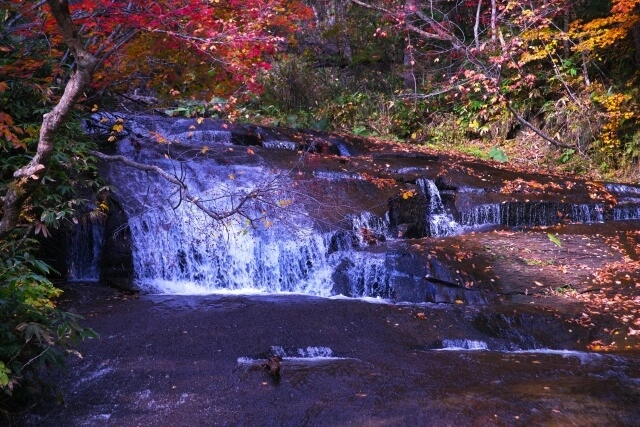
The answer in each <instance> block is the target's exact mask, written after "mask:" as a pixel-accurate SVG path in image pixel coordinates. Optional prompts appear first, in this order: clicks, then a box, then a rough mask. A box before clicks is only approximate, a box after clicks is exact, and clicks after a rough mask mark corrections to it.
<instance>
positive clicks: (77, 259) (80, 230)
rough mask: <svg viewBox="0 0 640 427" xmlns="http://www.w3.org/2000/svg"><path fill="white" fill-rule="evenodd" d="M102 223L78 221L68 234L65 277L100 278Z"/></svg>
mask: <svg viewBox="0 0 640 427" xmlns="http://www.w3.org/2000/svg"><path fill="white" fill-rule="evenodd" d="M103 234H104V225H103V224H102V223H100V222H99V221H80V222H79V223H78V224H75V225H74V227H73V231H72V233H71V236H70V242H69V254H68V265H69V271H68V274H67V278H68V280H69V281H75V282H97V281H98V280H99V279H100V266H99V261H100V255H101V253H102V244H103Z"/></svg>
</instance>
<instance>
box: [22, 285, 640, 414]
mask: <svg viewBox="0 0 640 427" xmlns="http://www.w3.org/2000/svg"><path fill="white" fill-rule="evenodd" d="M65 295H66V296H67V299H68V302H67V303H66V304H68V308H70V309H73V310H76V311H77V312H79V313H80V314H82V315H84V316H85V317H86V318H87V321H86V323H87V324H88V326H91V327H93V328H94V329H95V330H96V331H97V332H98V333H99V334H100V336H101V338H100V339H98V340H92V341H90V342H87V343H85V344H83V345H82V347H81V352H82V354H83V359H70V360H69V367H68V371H67V372H66V373H65V374H60V375H61V378H58V381H59V382H60V391H61V392H62V394H63V396H64V404H62V405H59V404H56V403H55V402H53V401H51V402H43V403H42V404H40V405H38V406H37V407H35V408H34V409H33V410H32V412H31V413H29V414H27V415H26V416H25V417H24V418H23V423H24V424H25V425H38V426H54V425H55V426H58V425H67V426H72V425H73V426H83V425H91V426H94V425H114V426H120V425H121V426H134V425H176V426H177V425H251V426H257V425H265V426H267V425H269V426H271V425H285V426H289V425H291V426H301V425H314V426H324V425H327V426H329V425H330V426H340V425H363V426H364V425H366V426H395V425H411V424H414V425H456V426H460V425H488V424H495V425H634V424H635V423H637V420H638V419H640V405H639V404H640V363H638V362H640V353H638V352H633V351H630V352H625V353H616V354H611V353H587V352H581V351H562V349H561V348H555V349H551V351H550V350H549V349H540V348H538V349H535V348H529V349H524V350H525V351H518V350H517V348H516V347H517V346H515V347H513V348H512V349H511V350H509V351H505V350H506V347H505V346H503V348H502V349H499V348H498V347H496V345H497V344H496V343H495V342H492V341H491V339H490V337H487V336H485V335H483V333H482V332H481V331H479V330H478V329H476V328H475V327H474V326H473V324H472V323H473V322H471V321H470V320H469V319H473V318H474V316H475V314H477V312H478V310H481V311H482V310H487V309H489V308H487V307H484V308H483V307H480V308H479V307H477V306H476V307H474V306H461V305H456V304H422V305H411V304H402V305H397V304H391V303H388V302H384V301H381V300H362V299H346V298H342V299H341V298H337V299H328V298H317V297H308V296H302V295H277V296H268V295H253V296H246V295H199V296H178V295H140V296H139V297H138V296H128V295H125V294H121V293H119V292H118V291H115V290H112V289H108V288H104V287H100V286H95V285H79V284H76V285H73V286H72V287H67V291H66V294H65ZM550 330H552V328H550ZM492 348H493V349H492ZM273 354H278V355H280V356H282V357H283V360H282V365H281V377H280V380H279V381H275V380H274V379H273V378H272V377H271V376H270V375H269V373H268V372H266V371H265V370H264V369H263V368H262V367H261V364H262V363H264V362H265V361H266V357H268V356H270V355H273Z"/></svg>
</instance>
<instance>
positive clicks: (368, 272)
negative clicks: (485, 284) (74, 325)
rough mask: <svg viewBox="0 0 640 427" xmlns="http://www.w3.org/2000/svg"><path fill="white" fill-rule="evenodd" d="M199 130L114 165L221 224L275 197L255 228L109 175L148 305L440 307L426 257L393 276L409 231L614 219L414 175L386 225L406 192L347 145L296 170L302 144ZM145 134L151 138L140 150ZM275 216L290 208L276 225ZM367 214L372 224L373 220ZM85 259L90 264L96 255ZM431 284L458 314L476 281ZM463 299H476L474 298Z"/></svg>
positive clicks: (123, 147)
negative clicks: (292, 298) (365, 301)
mask: <svg viewBox="0 0 640 427" xmlns="http://www.w3.org/2000/svg"><path fill="white" fill-rule="evenodd" d="M197 124H198V126H196V121H195V120H187V119H174V120H167V119H154V118H150V117H142V118H140V119H138V120H136V121H135V122H134V123H133V125H132V130H131V135H134V136H133V137H132V138H134V137H135V138H138V139H139V140H140V141H143V140H144V141H143V142H144V143H143V144H140V143H136V141H134V140H133V139H127V138H125V139H123V140H122V141H120V143H119V145H118V153H119V154H122V155H124V156H127V157H128V158H131V159H133V160H135V161H138V162H141V163H146V164H152V165H155V166H158V167H160V168H162V169H163V170H165V171H167V172H168V173H170V174H173V175H175V176H176V177H179V178H180V179H183V180H184V182H185V183H186V184H187V185H188V187H189V191H190V193H191V195H192V196H196V197H197V198H198V200H199V201H200V202H202V203H203V204H205V206H206V207H207V208H208V209H211V210H213V211H218V212H220V211H230V210H233V209H234V208H235V207H236V206H237V204H238V203H239V202H240V200H242V197H243V195H245V194H248V193H250V192H252V191H254V190H256V189H259V188H261V187H265V186H267V187H269V193H270V194H272V195H273V198H272V199H271V200H268V201H261V202H260V203H255V206H252V207H251V208H250V211H249V212H248V213H249V216H252V217H256V218H258V219H257V220H254V221H252V222H248V221H247V220H246V219H245V218H243V217H238V216H235V217H231V218H228V219H226V220H223V221H214V220H212V219H211V218H210V217H208V216H207V215H206V214H205V213H204V212H203V211H202V210H201V209H199V208H197V207H195V206H194V205H193V204H191V203H189V202H187V201H184V200H182V201H181V199H180V197H179V196H180V194H179V189H178V188H177V187H175V186H173V185H167V183H166V182H164V181H163V180H161V179H159V178H157V177H155V176H153V175H152V174H148V173H147V172H144V171H140V170H135V169H131V168H129V167H126V166H123V165H121V164H111V165H110V166H109V176H108V179H109V180H110V181H111V182H112V183H113V184H114V185H115V187H116V195H117V198H118V202H119V204H120V205H121V206H122V208H123V209H124V211H125V212H126V217H127V218H128V221H129V224H128V226H129V229H130V232H131V239H132V244H131V247H132V252H133V264H134V269H135V278H136V280H137V284H138V285H139V286H140V287H141V288H143V289H146V290H150V291H153V292H161V293H210V292H243V293H247V292H262V293H280V292H295V293H305V294H312V295H319V296H331V295H335V294H343V295H348V296H354V297H360V296H373V297H381V298H395V297H397V296H398V294H402V295H405V297H406V298H409V299H406V300H416V301H421V300H422V301H424V299H425V298H426V299H427V300H429V301H440V300H441V298H439V297H438V296H432V297H429V295H426V297H425V292H426V291H425V290H424V288H425V282H424V280H425V277H427V276H425V274H426V273H425V272H424V271H422V270H420V268H423V269H424V267H415V266H414V264H412V263H414V261H417V265H418V266H420V265H423V264H424V260H423V259H422V258H419V259H418V258H416V260H412V261H411V263H408V264H406V265H405V264H403V265H402V266H401V267H398V266H397V265H396V264H394V263H395V261H394V259H395V258H394V256H393V255H394V254H395V255H397V254H404V252H403V251H404V250H405V249H406V248H407V247H408V246H409V245H411V246H420V245H416V244H413V243H411V244H409V243H405V241H404V238H407V237H410V235H409V234H403V232H404V230H409V227H414V228H413V229H411V230H412V231H413V230H416V231H415V233H414V234H413V235H412V237H417V238H419V237H423V236H431V237H445V236H453V235H458V234H461V233H463V232H466V231H470V230H476V229H478V228H479V227H482V226H485V225H507V226H538V225H555V224H557V223H559V222H565V223H566V222H582V223H591V222H602V221H603V218H604V216H605V214H604V211H605V209H604V205H603V204H600V203H595V202H594V203H592V204H584V203H583V204H580V203H576V204H572V203H564V202H549V201H546V199H545V200H532V201H531V202H529V201H528V200H525V201H517V200H514V199H513V198H512V199H509V200H506V201H504V202H503V203H486V202H487V200H500V199H499V197H496V193H491V191H490V190H485V189H482V188H475V187H473V188H471V187H469V188H465V189H461V190H459V191H456V193H455V194H453V193H444V194H441V193H440V191H439V189H438V187H437V186H436V184H435V182H434V181H432V180H430V179H427V178H424V177H422V178H420V177H419V175H418V177H417V178H416V177H415V176H414V177H412V179H410V180H406V181H405V182H414V181H413V179H415V184H416V186H417V187H418V190H419V193H420V194H416V195H415V199H412V200H407V204H406V205H403V204H402V203H399V204H396V205H394V208H397V211H394V214H393V215H395V216H393V215H392V214H391V202H389V205H388V206H389V209H390V210H389V211H388V212H387V214H386V215H385V214H384V213H383V212H381V205H382V206H384V205H385V204H386V203H387V202H388V201H389V200H394V198H395V199H398V195H397V193H395V195H394V194H393V192H392V191H397V190H393V189H392V190H388V189H384V191H386V192H383V191H382V190H383V189H381V188H372V187H373V184H372V183H371V182H370V178H371V176H370V175H368V174H367V173H362V172H361V170H360V168H359V166H358V165H357V162H356V161H354V160H351V159H349V158H348V157H347V155H349V154H351V153H350V151H349V150H348V149H346V148H345V147H342V146H341V145H339V144H338V146H339V148H340V147H342V148H340V150H338V151H339V152H340V153H341V154H342V157H341V158H340V159H337V161H336V162H333V163H331V164H329V165H328V166H327V165H326V164H324V163H322V162H323V161H325V160H326V158H322V159H321V158H320V156H315V155H311V154H309V155H303V156H302V157H300V156H299V154H298V153H297V152H296V151H291V150H298V149H300V147H303V146H305V144H307V145H308V141H304V139H303V138H300V139H294V140H291V141H289V140H286V138H284V137H282V135H276V136H274V137H273V138H271V139H269V138H267V137H265V136H264V135H263V134H261V133H260V132H261V131H260V130H257V131H256V132H257V136H256V134H255V133H253V134H246V135H245V134H242V135H240V136H238V134H233V133H232V132H231V131H230V130H228V129H227V127H225V126H226V125H223V124H220V123H217V124H216V123H215V122H209V121H205V122H203V123H202V125H201V124H200V123H197ZM200 125H201V126H200ZM199 126H200V127H199ZM252 132H253V131H252ZM144 135H152V136H153V137H152V138H146V139H145V136H144ZM242 138H245V139H244V140H243V139H242ZM251 138H254V139H253V140H251ZM249 140H250V141H253V142H251V143H256V142H255V141H259V143H260V144H261V145H262V147H261V148H260V153H256V152H257V151H258V149H256V150H255V151H254V150H253V149H251V148H245V147H241V146H239V145H237V144H240V143H244V142H243V141H249ZM234 142H235V145H234ZM334 145H335V144H334ZM354 152H355V151H354ZM245 153H248V154H245ZM258 154H259V155H258ZM314 156H315V157H314ZM332 161H333V160H332ZM412 161H415V159H413V160H412ZM274 165H277V166H274ZM283 169H284V170H285V172H284V173H283V172H282V170H283ZM287 170H288V173H287ZM394 170H395V169H394ZM400 170H403V171H405V172H406V173H411V174H417V173H418V172H419V173H425V171H428V170H429V168H425V167H424V166H420V167H418V166H412V167H409V169H407V170H404V169H402V168H398V169H397V170H395V172H397V173H399V172H398V171H400ZM395 172H394V173H395ZM299 176H302V178H299ZM396 182H402V181H396ZM374 183H375V180H374ZM375 184H376V185H377V184H378V183H375ZM367 185H369V187H368V188H367V187H366V186H367ZM306 187H308V188H306ZM381 187H384V185H382V186H381ZM629 188H631V189H629ZM629 188H628V187H618V186H617V187H615V188H614V187H611V188H610V190H611V191H613V190H615V191H618V192H621V191H623V192H624V193H625V194H627V195H628V196H629V197H636V198H637V194H638V193H639V192H640V191H638V190H637V189H636V188H635V187H629ZM394 189H395V187H394ZM379 190H380V192H378V191H379ZM367 192H371V193H372V194H371V195H369V194H366V193H367ZM363 193H364V194H363ZM340 197H342V199H341V198H340ZM367 197H369V199H367ZM381 197H384V198H381ZM453 197H455V198H453ZM443 198H444V200H443ZM362 200H364V201H366V202H367V203H368V204H365V203H362ZM352 201H353V205H352V204H351V203H352ZM401 202H402V200H401ZM252 203H253V202H252ZM340 203H343V204H345V206H341V205H340ZM276 205H278V206H280V205H282V206H287V207H288V208H289V207H290V209H286V212H285V213H284V214H283V216H282V217H277V214H276V215H275V216H274V209H273V207H274V206H276ZM282 206H280V207H282ZM366 206H370V207H371V209H372V210H373V211H375V212H377V214H373V213H371V212H368V211H367V209H368V208H367V207H366ZM459 206H464V208H460V207H459ZM607 209H608V208H607ZM618 209H619V210H613V215H612V214H611V211H607V213H606V215H607V219H610V217H611V216H614V217H615V218H616V219H627V218H634V219H635V218H638V217H640V214H638V212H639V211H638V208H637V207H629V208H628V209H626V208H625V210H622V207H619V208H618ZM277 210H278V209H275V211H277ZM334 211H335V212H334ZM311 212H313V213H311ZM456 219H457V220H456ZM318 224H322V226H319V225H318ZM402 227H407V228H402ZM394 251H395V252H394ZM82 252H84V253H93V249H83V250H82ZM389 254H392V256H389ZM421 256H422V255H421ZM77 264H78V263H77V262H75V261H74V265H77ZM94 265H95V264H94ZM446 268H449V267H446ZM95 271H97V268H96V270H95ZM452 271H455V268H454V269H453V270H452ZM91 274H93V273H82V272H79V273H72V277H74V278H78V279H79V278H84V279H86V278H87V277H89V276H91V277H96V278H97V276H92V275H91ZM434 274H435V276H434V275H433V274H431V275H429V277H430V278H432V279H433V280H436V279H437V280H439V281H440V282H438V281H437V280H436V281H432V282H429V283H430V286H431V288H429V289H430V290H429V292H431V291H433V292H435V293H442V292H444V291H442V290H441V288H442V289H444V288H443V286H444V287H445V288H446V286H447V284H448V285H450V286H449V288H447V289H448V291H449V293H450V294H451V295H450V297H447V298H444V299H443V300H446V301H450V300H451V301H455V300H456V299H457V298H458V296H456V295H458V294H459V292H458V290H459V286H461V284H462V283H463V282H465V281H468V280H467V279H465V278H458V277H457V276H456V275H454V274H449V273H447V272H436V273H434ZM458 279H460V280H458ZM442 283H444V285H443V284H442ZM401 286H402V287H403V290H402V291H399V290H398V289H399V288H400V287H401ZM469 292H470V295H471V294H473V292H471V291H469ZM473 295H476V294H473ZM401 298H403V297H402V296H401ZM465 299H466V300H468V301H471V300H473V298H472V297H471V296H469V297H468V298H465ZM480 299H482V298H480Z"/></svg>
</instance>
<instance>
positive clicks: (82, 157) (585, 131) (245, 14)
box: [0, 0, 640, 411]
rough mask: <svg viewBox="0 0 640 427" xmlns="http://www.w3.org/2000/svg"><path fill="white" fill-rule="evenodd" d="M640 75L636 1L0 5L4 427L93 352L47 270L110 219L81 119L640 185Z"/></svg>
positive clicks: (5, 1) (90, 0)
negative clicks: (305, 131) (436, 152)
mask: <svg viewBox="0 0 640 427" xmlns="http://www.w3.org/2000/svg"><path fill="white" fill-rule="evenodd" d="M639 66H640V1H635V0H613V1H605V0H584V1H583V0H545V1H526V2H516V1H501V0H453V1H452V0H446V1H445V0H431V1H421V0H402V1H399V0H307V1H298V0H249V1H237V0H210V1H205V0H179V1H173V0H171V1H170V0H159V1H155V2H142V1H137V0H115V1H113V0H108V1H107V0H73V1H66V0H47V1H21V0H2V1H0V150H1V151H2V156H0V197H1V198H2V205H1V206H0V263H1V264H0V307H1V308H2V310H1V311H0V409H1V410H3V411H4V410H11V408H12V407H13V405H14V404H15V401H16V400H20V399H22V398H23V397H24V395H25V394H28V392H29V391H30V390H31V389H30V388H29V387H28V385H29V384H30V380H33V379H35V375H36V373H37V372H38V370H39V368H40V367H42V366H45V365H47V366H48V365H56V364H59V363H61V360H62V359H63V357H64V355H65V353H67V352H69V351H72V348H73V344H74V343H75V342H77V340H78V339H82V338H84V337H87V336H92V335H93V333H92V331H89V330H85V329H83V328H82V327H81V325H80V324H79V323H78V319H77V318H76V317H74V316H72V315H71V314H69V313H65V312H61V311H59V310H57V309H56V307H55V304H54V303H53V302H52V300H54V299H55V297H56V296H58V295H59V293H60V291H59V290H57V289H56V288H55V287H54V286H53V285H52V283H51V282H50V280H49V279H48V278H47V277H48V274H49V273H50V272H51V271H50V267H49V266H47V265H46V264H44V263H43V262H42V261H40V260H39V259H38V258H37V256H35V254H37V248H38V241H39V239H41V238H46V237H47V236H49V234H50V233H51V232H52V231H53V230H54V229H56V228H59V227H63V226H64V225H65V224H72V223H74V222H77V221H80V220H82V217H81V214H80V212H85V213H86V212H87V209H88V208H87V207H88V206H90V209H89V215H90V216H92V217H93V218H99V217H101V216H104V215H105V214H106V204H105V203H104V200H105V198H106V197H107V193H108V187H107V186H106V183H103V182H101V181H100V179H99V178H98V177H97V175H96V157H95V156H93V155H92V152H93V150H96V149H97V148H99V147H97V146H96V144H97V143H96V142H95V141H92V140H90V139H88V138H87V137H86V136H85V135H84V134H83V131H82V129H81V126H80V123H81V122H82V118H83V117H87V116H88V115H90V114H91V113H93V112H96V111H103V110H118V109H123V108H124V109H126V110H127V111H137V112H145V111H146V112H154V113H163V114H168V115H173V116H176V115H183V116H188V117H198V118H208V117H214V118H223V119H227V120H235V121H249V122H256V123H261V124H266V125H272V126H286V127H305V128H312V129H317V130H326V131H337V132H343V133H350V134H355V135H359V136H368V137H376V138H381V139H388V140H396V141H397V142H398V143H401V144H415V145H423V146H427V147H432V148H437V149H441V150H450V151H458V152H462V153H466V154H471V155H474V156H477V157H481V158H485V159H490V160H495V161H500V162H510V163H513V164H516V165H519V166H520V167H525V168H543V169H555V170H562V171H565V172H568V173H576V174H581V175H584V176H590V177H593V178H596V179H622V180H636V179H637V177H638V176H639V174H638V161H639V156H640V127H639V124H640V109H639V106H638V79H639V74H638V70H639ZM125 126H126V123H116V124H115V125H113V127H112V128H110V129H109V131H110V133H111V135H110V137H109V138H108V139H109V140H108V141H104V143H105V144H108V143H113V142H114V141H116V140H117V139H118V134H119V133H120V132H121V131H122V130H123V128H124V127H125ZM87 194H93V195H94V196H92V197H88V196H87ZM89 199H93V200H97V201H98V203H93V204H91V205H89Z"/></svg>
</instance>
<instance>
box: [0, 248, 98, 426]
mask: <svg viewBox="0 0 640 427" xmlns="http://www.w3.org/2000/svg"><path fill="white" fill-rule="evenodd" d="M14 241H15V240H14ZM20 243H21V244H22V245H21V246H22V250H19V249H18V247H16V245H14V244H12V243H10V241H4V242H2V243H1V244H0V410H1V411H2V412H3V413H4V414H5V415H7V414H9V413H10V412H12V411H13V410H15V409H16V408H17V407H19V405H21V404H22V403H24V401H25V399H27V398H28V397H29V395H31V394H32V393H33V392H34V391H35V390H37V388H34V387H36V386H38V385H41V382H40V380H39V378H40V375H39V374H40V373H41V371H42V369H43V368H53V367H60V366H62V365H63V363H64V359H65V356H66V355H67V354H69V353H77V352H76V351H75V350H74V346H75V345H76V344H77V343H78V341H80V340H83V339H85V338H89V337H92V338H93V337H96V336H97V335H96V333H95V332H93V331H92V330H91V329H87V328H84V327H81V326H80V324H79V323H78V322H79V320H80V317H79V316H78V315H75V314H72V313H69V312H65V311H62V310H60V309H58V308H57V307H56V305H55V302H54V301H55V299H56V298H57V297H59V296H60V294H61V293H62V291H61V290H60V289H57V288H56V287H54V286H53V284H52V283H51V282H50V281H49V280H48V279H47V278H46V275H47V274H49V273H50V268H49V266H48V265H47V264H45V263H44V262H42V261H40V260H38V259H36V258H35V257H34V256H33V255H31V251H30V250H32V249H34V248H35V246H36V244H37V242H35V241H33V240H25V241H20Z"/></svg>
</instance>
